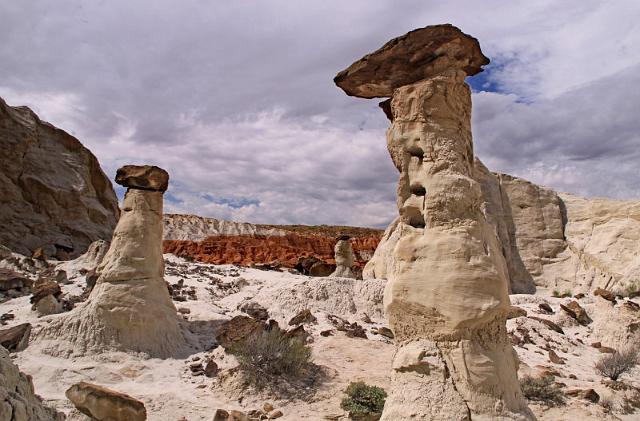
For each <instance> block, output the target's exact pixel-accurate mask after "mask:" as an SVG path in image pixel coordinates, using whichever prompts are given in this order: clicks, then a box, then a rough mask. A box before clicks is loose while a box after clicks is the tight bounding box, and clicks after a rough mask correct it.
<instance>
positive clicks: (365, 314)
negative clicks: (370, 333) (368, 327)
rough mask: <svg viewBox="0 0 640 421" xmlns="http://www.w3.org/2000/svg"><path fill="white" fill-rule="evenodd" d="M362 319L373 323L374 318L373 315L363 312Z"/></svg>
mask: <svg viewBox="0 0 640 421" xmlns="http://www.w3.org/2000/svg"><path fill="white" fill-rule="evenodd" d="M360 320H362V321H363V322H364V323H367V324H372V323H373V320H371V317H369V315H368V314H367V313H363V315H362V319H360Z"/></svg>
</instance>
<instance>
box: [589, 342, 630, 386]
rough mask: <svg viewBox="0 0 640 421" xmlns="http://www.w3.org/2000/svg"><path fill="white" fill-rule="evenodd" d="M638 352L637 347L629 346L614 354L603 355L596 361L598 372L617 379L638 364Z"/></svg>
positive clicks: (614, 379)
mask: <svg viewBox="0 0 640 421" xmlns="http://www.w3.org/2000/svg"><path fill="white" fill-rule="evenodd" d="M638 352H639V351H638V349H637V348H636V347H631V346H628V347H626V348H624V349H622V350H620V351H616V352H614V353H613V354H606V355H603V356H602V357H600V359H599V360H598V361H597V362H596V365H595V369H596V372H598V374H600V375H601V376H604V377H608V378H610V379H611V380H613V381H616V380H618V377H620V376H621V375H623V374H624V373H627V372H629V371H631V370H632V369H633V368H634V367H635V366H636V365H637V364H638V356H639V355H638Z"/></svg>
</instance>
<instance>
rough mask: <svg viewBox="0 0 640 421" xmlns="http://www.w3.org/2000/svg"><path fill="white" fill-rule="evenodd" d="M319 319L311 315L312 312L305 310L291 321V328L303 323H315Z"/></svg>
mask: <svg viewBox="0 0 640 421" xmlns="http://www.w3.org/2000/svg"><path fill="white" fill-rule="evenodd" d="M317 320H318V319H316V316H314V315H313V313H311V310H309V309H308V308H305V309H304V310H301V311H300V312H299V313H298V314H296V315H295V316H293V318H292V319H291V320H289V326H294V325H299V324H303V323H315V322H316V321H317Z"/></svg>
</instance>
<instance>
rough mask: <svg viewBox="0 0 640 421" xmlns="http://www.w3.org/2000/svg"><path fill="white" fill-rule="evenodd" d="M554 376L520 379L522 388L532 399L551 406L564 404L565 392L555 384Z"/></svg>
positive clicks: (526, 395) (528, 397) (525, 394)
mask: <svg viewBox="0 0 640 421" xmlns="http://www.w3.org/2000/svg"><path fill="white" fill-rule="evenodd" d="M554 380H555V378H554V377H553V376H543V377H530V376H525V377H523V378H522V379H521V380H520V388H521V389H522V393H523V394H524V396H525V397H526V398H527V399H529V400H530V401H538V402H543V403H546V404H547V405H549V406H557V405H562V404H564V393H563V392H562V389H560V388H559V387H558V386H557V385H555V384H554Z"/></svg>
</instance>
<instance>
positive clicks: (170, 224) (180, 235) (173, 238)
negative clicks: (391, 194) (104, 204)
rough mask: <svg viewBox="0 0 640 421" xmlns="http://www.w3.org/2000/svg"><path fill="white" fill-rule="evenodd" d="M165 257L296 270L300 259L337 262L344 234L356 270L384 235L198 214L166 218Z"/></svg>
mask: <svg viewBox="0 0 640 421" xmlns="http://www.w3.org/2000/svg"><path fill="white" fill-rule="evenodd" d="M164 227H165V232H164V252H165V253H173V254H175V255H177V256H181V257H191V258H194V259H196V260H198V261H202V262H207V263H215V264H231V263H232V264H238V265H245V266H247V265H252V264H260V263H275V262H277V263H279V264H281V265H283V266H285V267H291V268H292V267H294V266H295V265H296V263H297V262H298V259H299V258H300V257H316V258H318V259H320V260H323V261H325V262H327V263H334V256H333V248H334V246H335V244H336V236H337V234H338V233H345V234H348V235H351V236H352V237H353V238H352V239H351V242H352V245H353V249H354V254H355V256H356V265H358V266H361V267H362V266H364V264H365V263H366V261H368V260H369V259H370V258H371V256H373V253H374V251H375V249H376V247H377V245H378V242H379V241H380V236H381V235H382V231H381V230H375V229H368V228H352V227H330V226H316V227H310V226H300V225H293V226H291V225H256V224H248V223H240V222H230V221H221V220H217V219H213V218H203V217H199V216H193V215H165V216H164Z"/></svg>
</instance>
